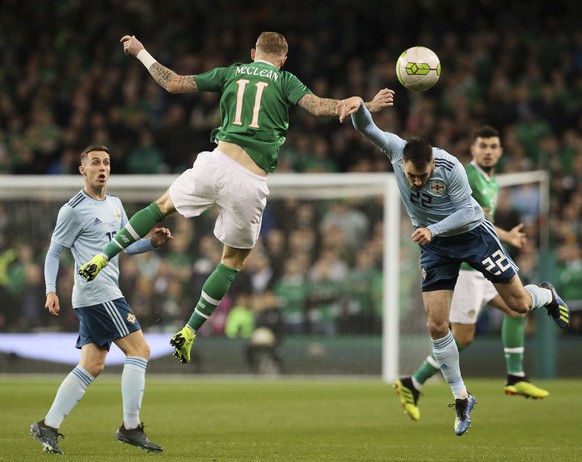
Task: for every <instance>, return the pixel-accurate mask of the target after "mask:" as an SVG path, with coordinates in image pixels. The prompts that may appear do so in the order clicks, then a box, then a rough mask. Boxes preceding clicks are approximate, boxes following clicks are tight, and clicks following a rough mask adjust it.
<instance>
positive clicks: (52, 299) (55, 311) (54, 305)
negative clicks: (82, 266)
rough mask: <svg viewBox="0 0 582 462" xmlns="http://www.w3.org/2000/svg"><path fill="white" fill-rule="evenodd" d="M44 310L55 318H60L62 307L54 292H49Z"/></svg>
mask: <svg viewBox="0 0 582 462" xmlns="http://www.w3.org/2000/svg"><path fill="white" fill-rule="evenodd" d="M44 309H45V310H47V311H48V312H49V313H50V314H52V315H53V316H58V315H59V311H61V305H60V303H59V297H58V295H57V294H55V293H54V292H49V293H48V294H46V302H45V304H44Z"/></svg>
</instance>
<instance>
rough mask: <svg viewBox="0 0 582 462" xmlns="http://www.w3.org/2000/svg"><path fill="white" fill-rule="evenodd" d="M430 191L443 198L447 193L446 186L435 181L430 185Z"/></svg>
mask: <svg viewBox="0 0 582 462" xmlns="http://www.w3.org/2000/svg"><path fill="white" fill-rule="evenodd" d="M429 188H430V191H431V192H432V193H434V194H436V195H437V196H441V195H443V194H444V192H445V184H444V183H443V182H442V181H440V180H433V181H431V182H430V184H429Z"/></svg>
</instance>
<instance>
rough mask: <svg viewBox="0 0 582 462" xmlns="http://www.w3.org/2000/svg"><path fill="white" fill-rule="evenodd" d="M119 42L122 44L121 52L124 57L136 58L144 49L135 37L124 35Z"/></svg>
mask: <svg viewBox="0 0 582 462" xmlns="http://www.w3.org/2000/svg"><path fill="white" fill-rule="evenodd" d="M120 42H121V43H122V44H123V52H124V53H125V54H126V55H131V56H134V57H135V56H137V54H138V53H139V52H140V51H141V50H143V49H144V46H143V44H142V43H141V42H140V41H139V40H138V39H136V38H135V35H124V36H123V37H121V40H120Z"/></svg>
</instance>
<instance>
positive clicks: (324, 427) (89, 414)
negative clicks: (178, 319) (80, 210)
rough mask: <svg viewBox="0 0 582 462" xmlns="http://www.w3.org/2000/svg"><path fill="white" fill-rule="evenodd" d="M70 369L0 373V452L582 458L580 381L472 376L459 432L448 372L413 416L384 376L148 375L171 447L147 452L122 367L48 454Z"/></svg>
mask: <svg viewBox="0 0 582 462" xmlns="http://www.w3.org/2000/svg"><path fill="white" fill-rule="evenodd" d="M61 379H62V377H52V376H51V377H10V376H0V416H1V422H2V432H1V433H0V461H2V462H4V461H18V462H22V461H23V462H27V461H39V460H48V459H49V458H50V459H51V460H52V459H54V458H56V459H60V458H62V460H63V461H65V460H66V461H80V462H81V461H82V462H92V461H95V462H108V461H123V462H132V461H143V460H145V459H148V460H149V459H154V458H155V459H157V460H164V461H180V462H183V461H211V462H222V461H224V462H226V461H228V462H231V461H232V462H234V461H261V462H262V461H276V462H283V461H292V462H301V461H310V462H313V461H333V462H340V461H358V462H360V461H362V462H363V461H447V462H448V461H463V462H467V461H487V462H495V461H520V462H521V461H552V462H558V461H568V462H571V461H577V460H580V461H582V444H581V441H582V433H581V430H580V428H582V418H581V412H582V395H581V393H580V392H581V390H582V381H580V380H578V381H576V380H552V381H544V382H537V384H539V385H540V386H543V387H546V388H547V389H548V390H550V392H551V396H550V397H549V398H548V399H546V400H543V401H533V400H526V399H523V398H521V397H510V396H505V395H504V394H503V393H502V391H501V388H502V385H503V383H502V381H501V380H500V379H496V380H483V379H469V380H467V383H468V385H469V386H470V390H471V391H472V393H474V394H475V396H476V397H477V401H478V403H477V406H476V408H475V410H474V412H473V414H472V416H473V428H472V429H471V430H470V431H469V433H468V434H466V435H464V436H462V437H457V436H455V434H454V432H453V420H454V411H453V410H452V409H449V408H448V407H447V404H449V403H450V402H452V401H453V400H452V396H451V394H450V391H449V389H448V386H446V384H443V383H435V384H428V385H427V386H425V388H424V391H423V392H424V396H423V397H422V398H421V401H420V405H421V412H422V419H421V421H420V422H416V423H415V422H412V421H410V420H409V419H408V417H406V416H405V415H404V414H403V413H402V410H401V408H400V404H399V402H398V400H397V397H396V395H395V394H394V393H393V391H392V390H391V389H390V388H389V386H388V385H386V384H383V383H381V382H380V381H371V380H362V381H356V380H351V381H350V380H280V381H262V380H256V381H255V380H244V379H216V378H215V379H213V380H211V379H191V380H188V379H184V378H182V377H180V378H176V377H162V376H156V377H153V376H150V377H149V378H148V381H147V386H146V394H145V398H144V402H143V407H142V411H141V417H142V420H143V421H144V422H145V424H146V426H147V428H146V432H147V433H148V435H149V436H150V437H151V438H152V439H153V440H154V441H155V442H157V443H158V444H161V445H162V446H163V447H164V448H165V452H164V453H163V454H145V453H143V452H141V451H139V450H137V449H135V448H133V447H131V446H127V445H122V444H118V443H117V442H116V441H115V437H114V433H115V430H116V429H117V427H118V426H119V424H120V422H121V396H120V390H119V377H118V376H103V377H100V378H99V379H98V380H97V381H96V382H95V383H94V384H93V385H92V386H91V387H90V389H89V390H88V392H87V393H86V395H85V397H84V398H83V400H82V401H81V402H80V403H79V405H78V406H77V407H76V408H75V410H74V411H73V412H72V413H71V415H70V416H68V417H67V418H66V419H65V421H64V423H63V425H62V426H61V429H60V431H61V432H62V433H64V434H65V435H66V439H64V440H60V445H61V448H62V449H63V450H64V452H65V455H64V456H58V455H45V454H43V453H42V450H41V447H40V445H39V444H38V443H37V442H36V441H35V440H34V439H33V438H32V437H31V436H30V435H29V434H28V430H29V426H30V424H31V423H32V422H35V421H37V420H40V419H41V418H43V416H44V415H45V414H46V412H47V411H48V408H49V406H50V404H51V402H52V400H53V397H54V394H55V392H56V389H57V387H58V385H59V383H60V381H61Z"/></svg>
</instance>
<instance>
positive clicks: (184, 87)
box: [120, 35, 198, 93]
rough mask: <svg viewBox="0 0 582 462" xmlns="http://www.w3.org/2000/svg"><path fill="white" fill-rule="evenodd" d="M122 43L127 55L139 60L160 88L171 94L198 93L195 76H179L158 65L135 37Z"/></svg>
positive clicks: (130, 37)
mask: <svg viewBox="0 0 582 462" xmlns="http://www.w3.org/2000/svg"><path fill="white" fill-rule="evenodd" d="M120 42H121V43H122V45H123V51H124V52H125V54H127V55H131V56H134V57H135V58H137V59H139V60H140V61H141V62H142V64H143V65H144V66H145V67H146V68H147V70H148V72H149V73H150V75H151V76H152V77H153V78H154V80H155V81H156V82H157V83H158V85H159V86H160V87H162V88H163V89H165V90H167V91H168V92H170V93H193V92H197V91H198V86H197V85H196V79H195V77H194V76H193V75H178V74H176V73H175V72H174V71H173V70H171V69H168V68H167V67H166V66H162V65H161V64H160V63H158V62H157V61H156V60H155V59H154V57H153V56H152V55H150V54H149V53H148V52H147V50H146V49H145V48H144V46H143V44H142V43H141V42H140V41H139V40H138V39H137V38H135V36H134V35H124V36H123V37H122V38H121V40H120Z"/></svg>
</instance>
